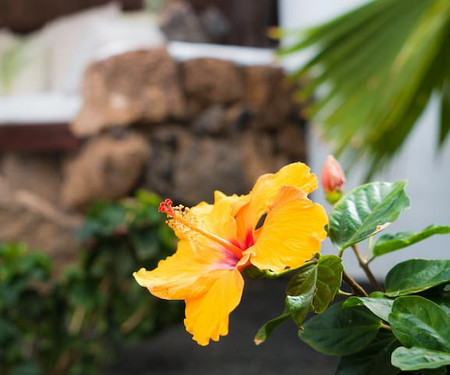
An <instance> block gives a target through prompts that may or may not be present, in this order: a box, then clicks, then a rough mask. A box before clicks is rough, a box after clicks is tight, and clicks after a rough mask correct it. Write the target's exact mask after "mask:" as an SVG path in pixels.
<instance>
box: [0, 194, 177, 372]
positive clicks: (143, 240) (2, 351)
mask: <svg viewBox="0 0 450 375" xmlns="http://www.w3.org/2000/svg"><path fill="white" fill-rule="evenodd" d="M159 200H160V199H159V197H157V196H156V195H154V194H151V193H147V192H144V191H140V192H138V193H137V195H136V199H131V198H129V199H125V200H123V201H121V202H116V203H106V202H104V203H98V204H95V205H94V206H93V207H92V208H91V209H90V210H89V212H88V213H87V217H86V220H85V223H84V225H83V227H82V228H81V231H80V232H79V237H80V241H81V242H82V243H83V244H84V250H83V251H82V252H81V253H80V257H79V260H78V262H77V263H76V264H74V265H72V266H66V267H64V269H62V270H61V269H58V270H56V269H55V268H54V267H53V265H52V262H51V259H50V258H49V256H48V255H46V254H45V253H43V252H39V251H30V250H29V249H28V248H27V246H26V245H24V244H0V374H2V375H41V374H42V375H44V374H45V375H60V374H61V375H62V374H71V375H72V374H73V375H74V374H79V375H88V374H97V373H98V372H99V371H100V369H101V367H102V366H103V365H104V364H105V363H106V361H107V360H111V359H113V358H114V354H115V353H117V351H118V350H119V349H120V348H122V347H123V346H124V345H125V344H126V343H136V342H139V341H142V340H145V339H148V338H149V337H151V336H152V335H153V334H154V333H155V332H157V331H158V330H161V329H164V328H165V327H167V325H169V324H171V323H174V322H176V321H179V319H180V318H181V316H182V309H181V306H180V304H179V303H176V302H175V303H168V302H165V301H161V300H158V299H156V298H144V294H146V293H145V291H144V290H143V289H142V288H140V287H139V286H138V285H137V284H136V283H135V282H134V281H133V280H132V278H131V277H130V276H131V273H132V271H133V270H134V269H135V268H136V267H137V266H138V265H142V264H146V266H147V267H155V266H156V264H157V263H158V261H159V260H160V259H161V258H164V257H166V256H167V255H169V254H171V253H172V252H173V250H174V248H175V238H174V236H173V234H172V233H171V231H170V229H168V228H167V227H166V225H165V224H164V218H163V217H161V215H160V214H159V213H158V211H157V208H158V203H159ZM56 271H57V272H58V274H59V275H55V273H56Z"/></svg>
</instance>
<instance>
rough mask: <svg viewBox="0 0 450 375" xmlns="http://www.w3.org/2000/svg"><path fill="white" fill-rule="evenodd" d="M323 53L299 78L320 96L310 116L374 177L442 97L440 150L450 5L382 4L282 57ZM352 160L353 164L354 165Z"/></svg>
mask: <svg viewBox="0 0 450 375" xmlns="http://www.w3.org/2000/svg"><path fill="white" fill-rule="evenodd" d="M311 46H315V47H316V49H317V52H316V54H315V56H313V57H312V58H311V60H310V61H309V62H307V63H306V64H305V65H304V66H302V67H300V68H299V69H298V70H297V72H295V73H294V75H295V76H296V77H300V76H303V75H308V76H309V77H310V78H312V79H309V80H307V81H306V82H308V83H307V84H306V86H305V87H303V88H302V92H301V93H300V95H301V96H305V95H311V94H313V93H316V96H317V100H316V101H315V102H314V104H312V106H311V107H310V108H309V113H310V115H311V116H312V117H313V119H314V121H315V122H316V123H317V124H318V125H319V127H320V129H321V130H322V134H323V136H324V137H325V138H326V139H328V140H330V141H331V142H333V143H334V144H335V146H336V151H337V153H338V154H339V153H340V154H342V156H343V157H344V159H345V157H347V158H351V159H354V158H356V159H358V160H360V159H361V158H363V157H365V158H367V160H368V162H369V165H370V167H369V170H368V176H367V177H370V176H371V175H372V174H373V172H375V171H376V169H377V168H379V167H381V166H383V165H384V164H385V163H386V162H387V161H388V160H389V159H390V158H391V157H392V156H393V155H394V154H395V153H396V152H398V151H399V149H400V148H401V147H402V145H403V144H404V142H405V140H406V139H407V137H408V135H409V134H410V132H411V130H412V129H413V127H414V125H415V123H416V121H417V119H418V118H419V117H420V115H421V113H422V112H423V110H424V109H425V107H426V105H427V103H428V102H429V100H430V98H431V96H432V95H433V94H435V93H436V95H440V96H441V99H442V100H441V102H442V106H441V109H442V110H441V124H440V139H439V144H440V145H443V144H444V142H445V139H446V137H447V135H448V133H449V131H450V129H449V128H450V125H449V117H450V102H449V101H450V92H449V90H450V88H449V85H450V74H449V71H450V67H449V65H450V64H449V54H450V52H449V50H450V2H449V1H448V0H376V1H372V2H370V3H367V4H365V5H363V6H362V7H359V8H357V9H355V10H353V11H351V12H349V13H347V14H345V15H343V16H341V17H339V18H337V19H335V20H333V21H331V22H328V23H326V24H324V25H321V26H319V27H316V28H313V29H310V30H308V31H307V32H306V34H305V36H304V38H303V39H302V40H301V41H300V42H298V43H296V44H294V45H293V46H291V47H287V48H286V49H284V50H282V51H281V54H284V53H295V52H297V51H299V50H302V49H304V48H307V47H311ZM350 162H351V161H350Z"/></svg>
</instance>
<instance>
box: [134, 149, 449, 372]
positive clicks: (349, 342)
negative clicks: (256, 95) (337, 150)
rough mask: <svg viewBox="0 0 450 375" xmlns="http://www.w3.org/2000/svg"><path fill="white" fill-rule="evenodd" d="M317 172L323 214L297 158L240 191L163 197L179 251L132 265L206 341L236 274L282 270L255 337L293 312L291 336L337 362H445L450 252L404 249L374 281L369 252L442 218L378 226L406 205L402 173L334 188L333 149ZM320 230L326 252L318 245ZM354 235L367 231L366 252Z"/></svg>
mask: <svg viewBox="0 0 450 375" xmlns="http://www.w3.org/2000/svg"><path fill="white" fill-rule="evenodd" d="M321 180H322V184H323V187H324V190H325V193H326V196H327V199H328V201H329V202H330V203H332V204H333V209H332V210H331V212H330V213H329V214H327V213H326V211H325V209H324V208H323V207H322V206H321V205H319V204H317V203H313V202H312V201H311V200H310V199H309V198H308V196H307V195H308V194H309V193H311V192H312V191H314V190H315V189H316V188H317V186H318V181H317V178H316V176H315V175H314V174H312V173H311V172H310V170H309V168H308V167H307V166H306V165H305V164H303V163H293V164H289V165H287V166H285V167H283V168H281V169H280V170H279V171H278V172H276V173H274V174H266V175H263V176H261V177H260V178H259V179H258V180H257V181H256V183H255V185H254V187H253V189H252V190H251V192H250V193H249V194H247V195H241V196H237V195H232V196H227V195H225V194H223V193H221V192H216V193H215V195H214V203H213V204H208V203H205V202H202V203H199V204H198V205H197V206H195V207H192V208H187V207H184V206H182V205H179V206H174V205H173V203H172V201H171V200H169V199H166V200H165V201H163V202H162V203H161V204H160V208H159V210H160V211H161V212H162V213H164V214H166V215H167V222H168V224H169V226H170V227H171V228H172V229H173V230H174V232H175V234H176V236H177V237H178V240H179V241H178V247H177V251H176V253H175V254H174V255H172V256H170V257H168V258H167V259H166V260H164V261H161V262H159V264H158V266H157V268H155V269H153V270H147V269H145V268H141V269H140V270H139V271H137V272H135V273H134V277H135V278H136V280H137V282H138V283H139V284H140V285H141V286H143V287H146V288H148V290H149V291H150V292H151V293H152V294H153V295H155V296H157V297H160V298H163V299H169V300H184V301H185V305H186V309H185V320H184V323H185V326H186V329H187V331H188V332H189V333H191V334H192V335H193V339H194V340H195V341H196V342H197V343H198V344H200V345H208V344H209V342H210V340H213V341H218V340H219V338H220V336H224V335H227V334H228V318H229V314H230V313H231V312H232V311H233V310H234V309H235V308H236V306H237V305H238V304H239V302H240V300H241V296H242V291H243V288H244V279H245V277H258V278H261V277H266V278H276V277H279V276H282V275H286V274H290V275H292V276H291V278H290V281H289V283H288V284H287V288H286V298H285V308H284V311H282V312H281V314H280V315H279V316H278V317H274V319H273V320H271V321H269V322H267V323H265V324H264V325H263V326H262V327H261V328H260V329H259V331H258V332H257V333H256V336H255V339H254V341H255V343H256V344H261V343H263V342H264V341H265V340H267V339H268V337H269V336H270V334H271V333H272V331H273V330H274V329H275V328H276V327H277V326H278V325H279V324H281V323H283V322H284V321H286V320H289V319H292V320H293V321H294V322H295V325H296V326H297V328H298V330H299V337H300V339H301V340H303V341H304V342H305V343H307V344H308V345H310V346H311V347H313V348H314V349H315V350H317V351H319V352H321V353H324V354H326V355H330V356H339V357H341V360H340V362H339V365H338V368H337V370H336V374H341V375H342V374H366V375H367V374H368V375H371V374H373V375H375V374H377V375H378V374H384V375H389V374H397V373H420V374H446V373H447V372H446V366H448V365H450V259H448V257H447V259H433V260H428V259H409V260H406V261H403V262H401V263H399V264H396V265H393V267H392V268H391V270H390V271H389V272H388V273H387V275H386V278H385V280H384V283H380V282H379V281H378V280H377V279H376V278H375V277H374V275H373V274H372V272H371V269H370V263H371V262H372V261H374V260H375V259H378V258H380V257H382V256H384V255H385V254H389V253H391V252H393V251H397V250H400V249H404V248H406V247H408V246H410V245H412V244H415V243H417V242H420V241H423V240H425V239H426V238H428V237H430V236H433V235H444V234H448V233H450V226H445V225H431V226H429V227H427V228H425V229H424V230H423V231H421V232H419V233H412V232H400V233H388V234H383V235H381V236H377V235H378V233H380V232H382V231H385V230H386V228H387V227H388V226H389V224H391V223H393V222H394V221H396V220H397V219H398V217H399V215H400V213H401V212H402V211H403V210H405V209H406V208H408V206H409V198H408V197H407V195H406V193H405V190H404V188H405V185H406V182H405V181H399V182H372V183H367V184H365V185H362V186H359V187H357V188H355V189H353V190H351V191H349V192H348V193H346V194H343V186H344V181H345V177H344V174H343V172H342V169H341V167H340V166H339V164H338V163H337V161H336V160H335V159H334V158H333V157H329V158H328V159H327V162H326V164H325V166H324V168H323V171H322V175H321ZM327 236H328V237H329V238H330V240H331V242H332V243H333V245H334V246H335V247H336V251H335V255H321V254H320V249H321V242H322V241H323V240H324V239H325V238H326V237H327ZM365 240H368V241H365ZM363 241H364V244H365V243H368V245H367V249H366V251H365V254H364V255H363V254H362V251H361V249H360V245H361V243H362V242H363ZM404 251H406V250H404ZM345 252H353V253H354V254H355V256H356V258H357V260H358V262H359V265H360V266H361V267H362V269H363V270H364V273H365V274H366V276H367V279H368V281H369V283H370V285H371V289H370V290H366V289H365V288H364V287H363V286H361V285H360V283H358V282H357V281H356V280H355V279H354V278H353V277H352V276H351V275H350V274H349V273H348V272H347V271H346V270H345V269H344V265H343V262H342V256H343V254H344V253H345ZM244 276H245V277H244ZM382 284H384V285H382ZM335 299H336V301H335ZM333 302H334V303H333Z"/></svg>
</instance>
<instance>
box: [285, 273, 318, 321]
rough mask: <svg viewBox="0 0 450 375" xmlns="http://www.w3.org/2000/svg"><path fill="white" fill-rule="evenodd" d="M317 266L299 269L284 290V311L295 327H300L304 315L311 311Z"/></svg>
mask: <svg viewBox="0 0 450 375" xmlns="http://www.w3.org/2000/svg"><path fill="white" fill-rule="evenodd" d="M316 280H317V265H316V264H314V265H310V266H306V267H303V268H301V269H300V271H299V272H297V273H296V274H295V276H294V277H293V278H292V279H291V281H290V282H289V284H288V287H287V290H286V310H287V311H289V313H290V314H291V316H292V319H294V321H295V323H296V324H297V326H299V327H300V326H301V324H302V323H303V320H304V319H305V318H306V315H308V313H309V312H310V311H311V310H312V301H313V298H314V292H315V289H316Z"/></svg>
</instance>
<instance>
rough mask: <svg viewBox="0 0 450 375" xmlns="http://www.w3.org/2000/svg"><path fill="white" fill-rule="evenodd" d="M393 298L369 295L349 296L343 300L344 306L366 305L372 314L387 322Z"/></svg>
mask: <svg viewBox="0 0 450 375" xmlns="http://www.w3.org/2000/svg"><path fill="white" fill-rule="evenodd" d="M393 303H394V301H393V300H390V299H384V298H371V297H350V298H348V299H347V300H346V301H345V302H344V307H352V306H366V307H367V308H368V309H369V310H370V311H371V312H372V313H373V314H375V315H376V316H378V317H379V318H380V319H383V320H384V321H386V322H388V321H389V319H388V317H389V314H390V313H391V310H392V304H393Z"/></svg>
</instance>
